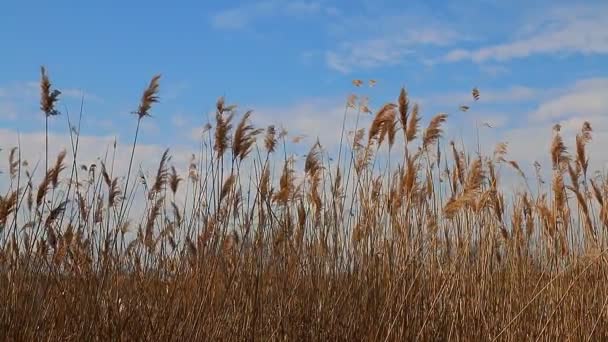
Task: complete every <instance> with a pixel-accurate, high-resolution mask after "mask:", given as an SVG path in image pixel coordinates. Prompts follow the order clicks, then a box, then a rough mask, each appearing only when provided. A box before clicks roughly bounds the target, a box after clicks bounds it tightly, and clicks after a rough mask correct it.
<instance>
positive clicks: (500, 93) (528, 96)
mask: <svg viewBox="0 0 608 342" xmlns="http://www.w3.org/2000/svg"><path fill="white" fill-rule="evenodd" d="M541 93H542V91H541V90H539V89H535V88H530V87H526V86H522V85H515V86H511V87H506V88H501V89H483V88H482V89H481V103H483V104H503V103H516V102H525V101H532V100H535V99H537V97H538V96H539V95H540V94H541ZM471 101H472V95H471V92H470V91H469V92H464V91H463V92H447V93H442V94H434V95H429V96H426V97H423V98H422V99H421V101H420V102H421V103H422V104H435V105H448V106H458V105H461V104H465V103H470V102H471Z"/></svg>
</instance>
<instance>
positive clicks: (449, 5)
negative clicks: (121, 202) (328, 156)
mask: <svg viewBox="0 0 608 342" xmlns="http://www.w3.org/2000/svg"><path fill="white" fill-rule="evenodd" d="M607 23H608V3H606V2H605V1H584V2H583V1H579V2H577V1H534V2H530V1H518V0H516V1H494V0H473V1H466V2H465V1H450V2H445V1H434V0H433V1H407V2H405V1H367V0H354V1H330V0H327V1H322V0H319V1H304V0H302V1H281V0H259V1H240V2H239V1H216V2H211V1H162V2H160V1H158V2H157V1H146V2H139V1H110V0H108V1H96V2H88V1H79V2H77V1H63V0H55V1H52V2H51V1H28V0H23V1H7V2H6V3H3V5H2V10H1V11H0V41H1V42H2V46H3V48H2V59H1V60H2V62H1V63H0V147H1V148H3V150H4V151H7V150H8V149H9V148H10V147H11V146H14V145H16V144H17V143H18V139H20V141H21V144H22V150H23V151H24V154H26V155H30V158H33V159H36V158H40V156H41V155H42V148H41V147H42V146H43V145H42V141H43V136H44V135H43V130H44V117H43V115H42V114H41V113H40V110H39V104H38V93H39V89H38V80H39V77H40V74H39V73H40V70H39V67H40V65H45V66H46V67H47V69H48V71H49V74H50V77H51V80H52V82H53V85H54V86H56V87H57V88H58V89H60V90H62V92H63V94H62V96H61V105H60V107H59V108H60V110H62V112H63V113H64V114H63V115H62V116H61V117H59V118H53V120H52V123H51V142H52V143H53V146H54V147H53V148H54V149H60V148H61V147H62V146H63V147H69V145H68V144H69V142H68V141H67V140H66V137H67V135H66V132H67V123H66V120H65V119H66V115H65V114H66V113H68V114H70V117H71V118H72V119H75V117H76V116H77V114H78V111H79V106H80V99H81V96H82V94H84V97H85V103H84V118H83V126H82V130H81V134H82V141H81V144H82V148H83V151H84V152H83V155H96V156H98V155H100V154H102V153H104V151H105V149H106V148H107V147H108V146H109V145H110V144H111V142H112V141H113V140H114V138H115V137H116V139H117V140H118V141H119V146H121V150H120V151H119V154H120V155H121V156H123V157H122V158H123V159H124V158H127V155H128V152H129V147H128V144H129V143H130V142H131V139H132V138H131V137H132V134H133V131H134V128H135V124H136V118H135V117H134V116H133V115H132V114H130V113H131V112H132V111H133V110H135V109H136V108H137V105H138V101H139V98H140V96H141V92H142V90H143V89H144V88H145V87H146V85H147V83H148V81H149V80H150V78H151V77H152V76H153V75H154V74H156V73H161V74H162V79H161V92H160V98H161V100H160V103H159V104H158V105H157V106H155V107H154V108H153V109H152V115H153V117H152V118H146V120H144V126H143V130H142V135H141V140H140V141H141V145H140V151H138V156H139V157H140V158H142V159H146V158H149V157H152V156H154V158H156V159H158V157H159V151H162V150H163V149H164V148H165V147H169V146H170V147H172V148H173V150H174V151H179V153H181V154H182V155H181V157H180V158H181V159H179V160H183V161H184V162H185V160H187V159H188V155H189V153H190V152H185V151H189V149H192V148H195V147H196V146H197V141H198V137H199V135H200V130H201V127H202V126H203V125H204V124H205V123H206V122H207V120H209V119H211V118H212V116H211V113H212V112H213V109H214V106H215V101H216V99H217V98H218V97H219V96H225V97H226V99H227V102H229V103H236V104H238V105H239V108H240V109H241V110H243V111H244V110H248V109H253V110H254V115H253V117H252V118H253V122H254V123H255V124H258V125H260V126H261V125H267V124H269V123H275V124H277V125H281V124H282V125H284V126H285V127H286V128H287V129H288V130H289V131H290V133H291V134H293V135H297V134H304V135H306V136H307V138H306V139H305V140H304V142H303V144H304V145H306V146H310V145H311V144H312V143H314V140H315V139H316V137H319V138H320V140H321V143H323V144H324V145H325V146H326V147H328V148H329V149H331V147H332V146H334V147H335V146H336V145H337V143H338V141H339V131H340V125H341V120H342V115H343V110H344V104H345V101H346V98H347V97H348V96H349V94H352V93H354V94H357V95H359V96H369V99H370V100H369V103H370V104H369V106H370V108H371V109H372V110H375V109H378V108H379V107H380V106H381V105H382V104H384V103H385V102H388V101H394V100H395V99H396V98H397V96H398V94H399V89H400V87H402V86H403V87H406V89H407V90H408V92H409V94H410V99H411V101H412V102H418V103H419V104H420V106H421V113H422V116H423V123H422V125H423V126H425V125H426V123H427V122H428V120H429V119H430V118H431V117H432V116H433V115H435V114H436V113H438V112H446V113H448V114H449V115H450V117H449V123H448V125H447V132H446V134H445V137H446V139H457V140H460V141H463V142H464V143H465V144H466V145H470V144H472V143H474V142H475V140H476V137H475V126H476V124H479V125H481V124H482V123H488V124H490V125H491V126H492V127H493V128H488V127H485V126H484V127H483V128H482V129H481V131H480V139H481V145H482V149H483V150H484V151H485V152H486V153H491V151H492V150H493V146H494V144H495V143H497V142H499V141H508V142H509V154H510V156H511V158H512V159H516V160H518V161H519V162H520V164H522V167H524V168H525V169H530V168H531V166H532V163H533V162H534V161H535V160H539V161H543V162H545V163H546V161H547V156H548V153H547V151H548V146H549V143H550V137H551V127H552V126H553V124H555V123H561V124H562V127H563V134H564V136H565V138H566V141H567V143H568V144H569V145H570V146H572V144H573V141H574V140H573V136H574V134H576V132H577V130H578V129H579V128H580V126H581V125H582V123H583V121H584V120H589V121H590V122H591V124H592V126H593V128H594V141H593V142H592V144H591V146H590V148H591V152H592V162H594V163H596V165H598V166H600V167H603V163H604V162H605V161H606V160H608V158H606V156H605V153H602V152H603V151H602V146H605V145H606V143H608V134H607V133H608V119H607V118H606V114H607V112H608V63H607V62H608V25H607ZM353 79H361V80H364V81H367V80H369V79H374V80H376V81H377V83H376V85H375V86H374V87H369V86H362V87H359V88H356V87H354V86H353V85H352V80H353ZM473 87H478V88H479V89H480V91H481V99H480V100H479V101H478V102H476V103H474V104H473V103H472V102H473V101H472V99H471V95H470V92H471V89H472V88H473ZM460 105H470V106H471V109H470V110H469V111H468V112H466V113H463V112H461V111H459V110H458V108H459V106H460ZM354 117H355V114H354V113H349V114H348V118H349V123H348V125H349V127H352V125H353V124H354ZM362 122H363V125H368V124H369V123H370V122H371V116H366V117H364V118H363V121H362ZM121 144H122V145H121ZM594 151H595V152H594ZM3 153H4V152H3ZM3 159H4V158H3ZM545 165H546V166H547V167H548V165H547V164H545Z"/></svg>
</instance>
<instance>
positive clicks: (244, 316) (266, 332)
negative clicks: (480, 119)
mask: <svg viewBox="0 0 608 342" xmlns="http://www.w3.org/2000/svg"><path fill="white" fill-rule="evenodd" d="M160 83H161V78H160V76H155V77H154V78H152V80H151V81H150V83H149V85H148V87H147V88H146V89H145V90H144V92H143V95H142V97H141V99H140V103H139V105H138V106H137V110H136V111H135V112H134V114H135V115H134V116H133V119H134V120H137V130H136V131H135V132H134V136H133V138H134V139H133V144H132V146H130V147H129V148H130V149H131V151H132V152H131V159H130V162H129V165H128V171H127V173H126V174H125V175H114V174H113V169H112V167H111V165H113V164H114V160H112V159H111V158H106V159H104V160H103V161H101V162H100V163H99V165H82V164H81V163H80V162H79V161H80V160H81V159H82V156H79V153H78V150H79V149H78V145H79V139H78V137H79V130H74V131H73V132H70V134H71V137H70V138H71V141H72V145H71V148H70V150H68V151H65V152H62V153H60V154H59V155H58V156H56V157H54V159H49V158H50V157H49V156H48V146H47V153H46V157H45V159H46V160H45V161H44V165H45V166H46V168H45V170H44V172H40V171H38V173H37V174H36V172H35V171H32V169H31V168H30V164H29V163H28V162H27V161H26V160H22V158H21V154H20V148H19V146H17V147H15V148H12V149H6V150H5V151H6V152H7V157H8V159H9V162H8V170H3V171H5V172H4V173H3V174H2V175H0V177H4V180H3V181H4V183H2V184H3V186H4V190H3V193H2V195H1V197H0V270H1V272H0V303H2V306H1V309H0V337H1V338H2V340H24V341H34V340H78V341H90V340H160V341H173V340H176V341H182V340H252V341H253V340H263V341H266V340H290V341H299V340H339V341H342V340H344V341H354V340H381V341H388V340H391V341H393V340H396V341H402V340H433V341H437V340H463V341H473V340H475V341H477V340H501V341H503V340H504V341H527V340H550V341H555V340H566V339H568V340H586V341H589V340H593V341H599V340H606V339H608V317H607V313H608V312H607V310H608V309H607V303H608V282H607V280H608V278H607V274H606V271H607V270H608V267H607V264H606V263H607V259H606V250H607V247H608V246H607V242H608V240H607V238H608V234H606V231H607V228H608V178H606V176H605V175H603V174H601V173H594V172H593V171H592V170H589V169H588V167H589V156H588V155H587V148H586V147H587V145H588V144H589V143H590V142H591V141H592V135H593V130H592V126H591V124H590V123H587V122H585V123H584V125H583V126H582V127H581V129H580V133H579V134H578V135H577V136H576V140H575V141H574V144H573V147H569V146H567V142H566V141H564V139H563V138H562V136H561V134H560V127H559V126H556V127H554V133H553V139H552V141H549V142H547V146H548V147H550V148H549V149H548V151H547V152H548V153H549V154H550V157H551V158H550V160H551V162H552V165H551V166H550V168H551V170H550V172H551V180H550V181H548V182H544V181H543V180H541V179H540V177H537V178H536V181H535V180H534V177H533V176H532V177H530V176H528V175H526V174H525V173H524V171H523V170H522V169H521V168H520V165H519V164H518V163H517V161H514V160H510V159H509V157H508V156H509V154H508V145H507V144H506V143H502V144H498V145H497V146H496V149H495V151H494V153H493V154H491V155H487V156H486V155H481V154H480V153H479V151H477V152H469V151H467V150H466V148H465V147H464V146H462V144H458V143H456V142H453V141H445V138H444V131H443V130H444V125H445V123H446V120H448V115H447V114H443V113H439V114H436V115H434V116H425V115H423V114H422V113H421V112H420V109H419V106H418V105H417V104H416V103H414V102H413V101H411V99H409V97H408V93H407V91H406V90H405V89H402V90H401V91H400V93H399V94H398V97H397V98H396V100H395V102H394V103H387V104H385V105H383V106H380V107H379V108H378V109H377V110H374V111H372V110H371V109H370V108H369V107H368V104H367V102H366V101H365V100H363V99H358V98H357V97H356V96H354V95H353V96H351V97H349V98H348V100H347V101H346V104H345V115H344V122H343V124H342V129H341V132H340V134H341V139H340V144H339V146H338V147H337V148H336V150H337V155H336V154H335V152H332V153H330V152H329V151H328V150H327V149H326V148H325V147H324V146H323V144H322V143H323V142H322V141H317V142H315V143H313V144H311V146H310V149H309V151H308V153H307V154H306V156H305V158H303V160H301V161H298V160H296V159H295V158H293V156H292V155H291V154H290V151H289V146H291V144H290V143H289V141H290V139H298V137H291V136H290V135H289V133H288V132H287V131H286V130H285V129H282V128H279V127H275V126H268V127H256V126H255V125H254V124H253V122H254V120H255V113H253V112H251V111H248V112H245V113H241V112H240V111H239V110H238V108H237V107H236V106H235V105H231V104H228V103H226V101H225V100H224V99H223V98H220V99H218V101H217V104H216V110H215V111H216V113H215V118H214V119H215V120H214V122H212V123H211V124H209V125H208V126H206V127H205V129H204V132H203V135H202V141H201V144H200V150H199V151H197V152H196V153H195V154H193V158H192V161H191V163H190V164H189V165H187V166H184V165H174V164H173V162H172V158H171V152H170V150H167V151H165V153H164V154H162V155H159V156H158V158H159V159H158V167H157V169H155V170H154V177H151V178H147V177H145V176H143V175H141V174H140V173H138V172H136V171H134V170H133V157H134V155H135V151H136V148H135V147H136V145H137V143H138V137H139V134H140V131H139V128H140V123H141V122H142V121H143V120H153V118H150V117H149V116H150V113H151V112H152V111H153V107H154V104H155V103H156V102H157V101H158V100H159V98H160V97H159V96H160V90H161V87H160ZM356 85H361V82H360V81H358V82H356ZM40 86H41V103H40V105H41V111H42V113H43V115H45V119H46V121H45V122H46V123H47V126H46V127H48V120H60V119H62V118H63V117H65V116H62V115H60V114H61V113H60V112H59V111H58V110H57V109H56V104H57V103H58V101H61V92H60V91H59V90H56V89H54V88H53V85H52V84H51V81H50V79H49V75H48V74H47V72H46V70H45V69H44V68H43V69H42V73H41V82H40ZM471 95H472V102H473V103H471V104H470V106H468V105H467V106H463V108H461V109H462V110H468V109H469V108H470V107H473V106H474V105H475V102H476V101H478V100H480V98H482V97H483V94H480V91H479V90H478V89H474V90H473V91H472V94H471ZM347 113H350V114H352V115H348V116H347V115H346V114H347ZM370 114H371V115H373V119H372V121H371V125H370V126H369V127H363V124H362V122H363V120H360V117H361V116H362V115H370ZM353 115H354V117H356V119H355V121H354V122H351V120H350V119H351V118H352V117H353ZM339 130H340V127H337V131H339ZM47 134H48V129H47ZM47 144H48V140H47ZM116 148H117V147H116V146H114V149H116ZM330 154H331V155H333V157H332V158H330ZM87 157H90V156H87ZM41 164H42V163H41ZM109 165H110V166H109ZM181 169H184V172H180V171H179V170H181ZM506 173H509V174H512V175H517V177H519V182H520V184H524V185H525V186H524V189H527V190H523V191H517V192H513V191H506V190H505V187H504V186H503V184H502V183H501V176H502V175H504V174H506ZM534 183H536V184H534ZM134 204H138V206H139V207H142V208H144V209H143V210H134V209H132V208H134Z"/></svg>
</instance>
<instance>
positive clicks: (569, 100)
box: [532, 78, 608, 120]
mask: <svg viewBox="0 0 608 342" xmlns="http://www.w3.org/2000/svg"><path fill="white" fill-rule="evenodd" d="M606 94H608V78H594V79H586V80H581V81H578V82H576V83H575V84H574V85H573V86H572V87H568V88H567V89H564V90H562V91H561V93H560V94H559V96H557V97H555V98H553V99H551V100H549V101H545V102H543V103H541V104H540V105H539V106H538V108H537V109H536V110H535V111H534V112H533V113H532V118H533V119H536V120H548V119H560V118H564V117H573V116H581V115H585V116H600V115H606V114H608V96H607V95H606Z"/></svg>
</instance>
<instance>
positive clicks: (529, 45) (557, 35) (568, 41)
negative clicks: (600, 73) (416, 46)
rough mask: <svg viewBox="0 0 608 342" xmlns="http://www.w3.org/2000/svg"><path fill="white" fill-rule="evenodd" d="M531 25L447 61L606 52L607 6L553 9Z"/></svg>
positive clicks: (448, 56)
mask: <svg viewBox="0 0 608 342" xmlns="http://www.w3.org/2000/svg"><path fill="white" fill-rule="evenodd" d="M534 20H535V22H534V23H533V24H529V25H527V26H528V27H529V28H528V29H527V30H526V32H522V33H521V35H520V36H519V37H516V38H514V39H512V40H510V41H508V42H504V43H499V44H493V45H488V46H483V47H480V48H477V49H454V50H452V51H450V52H448V53H447V54H446V55H444V56H443V58H442V60H443V61H445V62H458V61H463V60H471V61H473V62H475V63H482V62H487V61H499V62H503V61H508V60H512V59H517V58H524V57H528V56H532V55H537V54H555V53H563V54H575V53H576V54H583V55H591V54H607V53H608V26H606V22H608V7H607V6H605V5H602V6H587V7H582V6H578V7H570V8H558V9H555V10H552V11H550V12H549V14H548V15H547V19H546V20H544V21H538V18H537V17H535V18H534Z"/></svg>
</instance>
